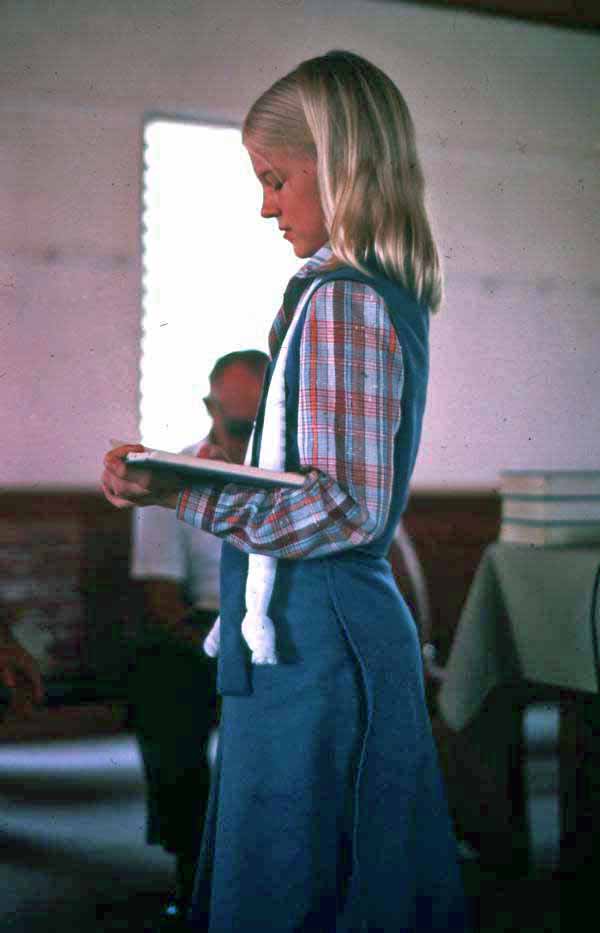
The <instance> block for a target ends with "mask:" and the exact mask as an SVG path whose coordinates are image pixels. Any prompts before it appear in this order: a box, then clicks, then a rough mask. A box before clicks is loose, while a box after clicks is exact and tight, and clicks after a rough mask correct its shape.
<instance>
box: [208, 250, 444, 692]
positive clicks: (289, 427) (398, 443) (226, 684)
mask: <svg viewBox="0 0 600 933" xmlns="http://www.w3.org/2000/svg"><path fill="white" fill-rule="evenodd" d="M319 278H320V279H321V281H322V283H323V284H326V283H327V282H330V281H338V280H340V279H349V280H352V281H356V282H362V283H364V284H365V285H369V286H371V287H372V288H374V289H375V291H377V293H378V294H379V295H381V297H382V298H383V299H384V301H385V303H386V307H387V309H388V312H389V314H390V317H391V320H392V323H393V326H394V328H395V330H396V333H397V335H398V338H399V341H400V346H401V348H402V358H403V366H404V379H403V384H402V399H401V408H402V414H401V423H400V428H399V430H398V433H397V435H396V438H395V443H394V485H393V493H392V499H391V503H390V511H389V516H388V520H387V523H386V526H385V528H384V530H383V532H382V534H381V535H379V536H378V537H377V538H376V539H374V540H373V541H371V542H370V543H369V544H366V545H364V546H361V547H356V548H352V549H350V550H348V551H342V552H339V553H336V554H333V555H331V557H330V558H327V559H328V560H332V561H343V562H346V561H352V560H354V559H356V560H361V559H364V558H366V557H385V556H386V555H387V553H388V551H389V548H390V545H391V542H392V539H393V536H394V531H395V529H396V526H397V524H398V521H399V519H400V516H401V515H402V513H403V511H404V509H405V507H406V502H407V499H408V494H409V483H410V478H411V475H412V471H413V468H414V465H415V460H416V456H417V451H418V447H419V440H420V437H421V426H422V421H423V414H424V410H425V400H426V393H427V378H428V371H429V353H428V336H429V313H428V311H427V309H426V308H424V307H423V305H421V304H419V303H418V302H417V301H416V299H415V298H414V297H413V296H412V295H411V294H410V292H408V291H407V289H405V288H404V287H403V286H402V285H400V284H399V283H395V282H392V281H390V280H389V279H386V278H383V277H382V276H378V275H374V276H367V275H363V274H362V273H360V272H357V271H356V270H354V269H351V268H350V267H346V266H344V267H342V268H338V269H335V270H333V271H331V272H327V273H325V274H324V275H322V276H319ZM310 281H311V279H309V278H307V283H306V284H307V287H308V285H309V284H310ZM309 304H310V302H309ZM307 311H308V305H306V306H305V307H304V308H303V310H302V313H301V318H300V320H299V322H298V326H297V327H296V330H295V333H294V335H293V339H292V341H291V343H290V348H289V352H288V357H287V360H286V369H285V382H286V463H285V467H286V469H287V470H297V469H298V468H299V466H300V459H299V452H298V441H297V423H298V391H299V381H300V380H299V360H300V340H301V336H302V329H303V326H304V321H305V317H306V314H307ZM276 359H277V357H275V359H274V360H273V361H272V362H271V364H270V366H269V368H268V370H267V375H266V378H265V384H264V387H263V393H262V399H261V403H260V405H259V410H258V414H257V419H256V430H255V435H254V446H253V451H252V463H253V465H257V464H258V456H259V453H260V442H261V435H262V426H263V420H264V410H265V400H266V395H267V391H268V388H269V383H270V379H271V375H272V372H273V368H274V366H275V362H276ZM246 574H247V555H246V554H244V553H242V552H241V551H239V550H237V549H236V548H234V547H233V546H232V545H230V544H227V542H225V543H224V544H223V550H222V554H221V620H222V625H221V648H220V654H219V672H218V688H219V690H220V692H221V693H223V694H232V695H243V694H248V693H250V692H251V669H250V668H251V665H250V661H249V653H248V649H247V646H246V644H245V642H244V640H243V638H242V635H241V630H240V626H241V619H242V617H243V614H244V611H245V610H244V596H245V583H246Z"/></svg>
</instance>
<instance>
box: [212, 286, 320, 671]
mask: <svg viewBox="0 0 600 933" xmlns="http://www.w3.org/2000/svg"><path fill="white" fill-rule="evenodd" d="M320 284H321V280H320V279H315V280H313V282H312V283H311V284H310V286H309V287H308V288H307V289H306V291H305V292H304V293H303V295H302V296H301V298H300V301H299V302H298V305H297V307H296V310H295V312H294V317H293V318H292V320H291V322H290V325H289V327H288V329H287V332H286V335H285V337H284V340H283V343H282V345H281V348H280V350H279V354H278V356H277V362H276V363H275V368H274V370H273V373H272V376H271V382H270V383H269V389H268V392H267V399H266V403H265V414H264V420H263V428H262V437H261V442H260V454H259V458H258V465H259V467H263V468H264V469H266V470H284V469H285V364H286V360H287V355H288V350H289V346H290V342H291V340H292V337H293V335H294V331H295V330H296V327H297V325H298V321H299V320H300V316H301V314H302V311H303V309H304V307H305V306H306V305H307V303H308V302H309V301H310V299H311V297H312V294H313V292H314V291H315V290H316V289H317V288H318V287H319V285H320ZM253 439H254V436H252V437H251V438H250V443H249V445H248V452H249V453H248V455H247V457H246V460H249V457H250V451H251V450H252V441H253ZM276 572H277V558H276V557H267V556H266V555H264V554H249V555H248V578H247V581H246V615H245V616H244V618H243V620H242V635H243V637H244V639H245V641H246V644H247V645H248V647H249V648H250V650H251V652H252V663H253V664H277V650H276V646H275V626H274V625H273V620H272V619H271V618H270V617H269V614H268V613H269V603H270V602H271V596H272V595H273V587H274V585H275V574H276ZM220 627H221V620H220V618H218V619H217V620H216V622H215V623H214V625H213V627H212V628H211V630H210V632H209V633H208V635H207V636H206V639H205V640H204V650H205V652H206V654H208V655H210V657H212V658H214V657H215V656H216V655H217V654H218V653H219V643H220Z"/></svg>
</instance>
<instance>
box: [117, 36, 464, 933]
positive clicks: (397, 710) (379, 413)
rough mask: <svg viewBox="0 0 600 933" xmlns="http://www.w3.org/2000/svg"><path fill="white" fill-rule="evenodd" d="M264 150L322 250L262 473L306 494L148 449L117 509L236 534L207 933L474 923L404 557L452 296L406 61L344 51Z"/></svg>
mask: <svg viewBox="0 0 600 933" xmlns="http://www.w3.org/2000/svg"><path fill="white" fill-rule="evenodd" d="M243 142H244V145H245V147H246V149H247V151H248V153H249V156H250V159H251V161H252V165H253V168H254V171H255V173H256V176H257V178H258V180H259V182H260V184H261V186H262V191H263V204H262V211H261V214H262V216H263V217H266V218H274V219H275V220H276V221H277V223H278V225H279V227H280V229H281V230H282V232H283V235H284V237H285V239H287V240H288V241H289V242H290V243H291V244H292V247H293V249H294V252H295V253H296V255H297V256H298V257H301V258H303V259H306V260H307V261H306V263H305V264H304V265H303V266H302V268H301V269H300V271H299V272H298V274H297V275H296V276H294V278H293V279H292V280H291V282H290V283H289V285H288V287H287V289H286V292H285V296H284V301H283V307H282V308H281V310H280V312H279V314H278V315H277V317H276V319H275V321H274V324H273V327H272V330H271V334H270V350H271V356H272V362H271V366H270V368H269V372H268V374H267V378H266V382H265V389H264V390H263V400H262V404H261V408H260V411H259V416H258V419H257V424H256V429H255V436H254V442H253V460H252V462H253V463H254V464H255V465H259V466H264V467H268V468H278V469H286V470H296V471H300V472H303V473H304V474H305V481H304V485H303V486H302V488H300V489H297V488H296V489H292V488H283V487H282V488H277V489H275V490H268V491H267V490H256V489H251V488H250V487H245V486H243V485H238V484H229V485H226V486H221V487H217V486H210V485H203V486H198V487H193V488H186V489H183V490H181V489H179V488H177V487H176V486H173V485H169V483H166V481H164V480H162V481H161V482H160V483H158V482H157V481H155V480H151V479H150V477H149V476H148V475H147V474H146V475H141V476H140V474H139V473H138V474H134V473H133V472H132V471H130V470H128V469H127V467H126V465H125V463H124V462H123V460H122V457H123V455H124V453H126V452H127V451H128V450H136V449H139V447H136V446H134V445H132V446H125V447H120V448H117V449H116V450H113V451H111V452H110V453H109V454H108V455H107V457H106V460H105V471H104V474H103V486H104V491H105V494H106V496H107V498H108V499H109V500H110V501H111V502H112V503H113V504H115V505H117V506H120V507H121V506H126V505H131V504H137V505H142V504H161V505H165V506H170V507H172V508H176V509H177V514H178V517H179V518H180V519H182V520H183V521H186V522H189V523H190V524H192V525H195V526H197V527H198V528H202V529H204V530H205V531H209V532H212V533H213V534H216V535H218V536H219V537H221V538H222V539H223V541H224V547H223V553H222V563H221V627H220V633H219V631H215V632H214V633H213V637H212V638H211V639H210V645H211V650H212V649H213V648H214V649H215V650H216V646H217V645H218V643H219V641H220V646H219V689H220V692H221V693H222V694H223V704H222V721H221V729H220V739H219V754H218V761H217V765H216V770H215V776H214V781H213V788H212V791H211V800H210V802H209V812H208V817H207V822H206V826H205V831H204V840H203V846H202V854H201V859H200V867H199V870H198V877H197V882H196V891H195V907H194V908H193V910H192V915H191V921H192V925H193V927H194V928H195V929H204V928H205V927H204V924H205V923H208V929H209V930H210V931H211V933H224V931H236V933H265V931H273V933H286V931H289V933H291V931H322V933H334V931H335V933H342V931H344V933H350V931H378V933H379V931H384V933H409V931H432V930H436V931H442V930H444V931H447V930H452V931H459V930H460V931H462V930H464V929H465V928H466V921H465V912H464V901H463V895H462V890H461V883H460V877H459V870H458V866H457V859H456V851H455V841H454V838H453V834H452V830H451V826H450V822H449V817H448V813H447V808H446V802H445V798H444V793H443V789H442V786H441V783H440V776H439V771H438V765H437V761H436V754H435V749H434V744H433V740H432V736H431V731H430V723H429V719H428V713H427V708H426V704H425V699H424V690H423V679H422V669H421V659H420V653H419V645H418V639H417V635H416V629H415V625H414V622H413V619H412V618H411V616H410V613H409V611H408V609H407V607H406V604H405V602H404V600H403V599H402V597H401V596H400V594H399V593H398V590H397V587H396V586H395V584H394V579H393V576H392V573H391V569H390V566H389V564H388V562H387V560H386V557H385V555H386V554H387V551H388V549H389V546H390V542H391V540H392V537H393V533H394V529H395V528H396V526H397V524H398V521H399V519H400V516H401V514H402V512H403V510H404V508H405V504H406V500H407V496H408V488H409V480H410V477H411V474H412V470H413V466H414V463H415V458H416V455H417V449H418V446H419V438H420V433H421V422H422V418H423V412H424V407H425V395H426V386H427V375H428V318H429V311H430V310H431V311H434V310H436V309H437V308H438V306H439V304H440V300H441V291H442V282H441V273H440V268H439V262H438V253H437V250H436V246H435V243H434V240H433V237H432V234H431V230H430V226H429V222H428V218H427V214H426V210H425V206H424V182H423V175H422V172H421V167H420V165H419V160H418V157H417V153H416V148H415V137H414V130H413V124H412V120H411V117H410V114H409V111H408V108H407V106H406V103H405V101H404V99H403V98H402V96H401V94H400V92H399V91H398V89H397V88H396V87H395V85H394V84H393V83H392V82H391V80H390V79H389V78H388V77H387V76H386V75H385V74H383V72H381V71H380V70H379V69H378V68H376V67H375V66H374V65H372V64H370V63H369V62H367V61H365V60H364V59H363V58H361V57H359V56H357V55H355V54H351V53H349V52H330V53H328V54H326V55H323V56H320V57H318V58H313V59H311V60H309V61H306V62H303V63H302V64H301V65H299V66H298V67H297V68H296V69H294V70H293V71H292V72H291V73H290V74H288V75H286V76H285V77H284V78H282V79H280V80H279V81H277V82H276V83H275V84H274V85H273V86H272V87H271V88H270V89H269V90H267V91H266V92H265V93H264V94H263V95H262V96H261V97H260V98H259V99H258V100H257V101H256V103H255V104H254V105H253V106H252V108H251V110H250V112H249V113H248V116H247V117H246V120H245V123H244V127H243ZM217 453H218V452H217ZM219 635H220V637H219Z"/></svg>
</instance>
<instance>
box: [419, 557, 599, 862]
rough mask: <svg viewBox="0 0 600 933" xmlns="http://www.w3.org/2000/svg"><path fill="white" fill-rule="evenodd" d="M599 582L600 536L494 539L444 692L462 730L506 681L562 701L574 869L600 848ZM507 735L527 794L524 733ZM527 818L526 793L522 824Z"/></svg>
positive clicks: (568, 855)
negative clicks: (543, 542)
mask: <svg viewBox="0 0 600 933" xmlns="http://www.w3.org/2000/svg"><path fill="white" fill-rule="evenodd" d="M599 582H600V546H599V547H572V548H571V547H560V548H558V547H530V546H527V545H520V544H519V545H518V544H507V543H502V542H495V543H494V544H492V545H490V546H489V547H488V548H487V549H486V551H485V552H484V554H483V557H482V560H481V562H480V564H479V567H478V569H477V572H476V574H475V577H474V580H473V583H472V585H471V589H470V591H469V594H468V597H467V600H466V602H465V606H464V609H463V611H462V613H461V617H460V620H459V624H458V627H457V630H456V634H455V638H454V641H453V645H452V649H451V652H450V656H449V658H448V662H447V665H446V668H445V677H444V681H443V683H442V686H441V689H440V691H439V694H438V698H437V699H438V706H439V710H440V712H441V715H442V717H443V719H444V720H445V722H446V723H447V724H448V726H450V728H451V729H453V730H455V731H456V732H460V731H461V730H467V731H468V730H469V729H470V728H471V724H472V723H473V722H474V721H475V720H476V719H477V717H478V715H479V714H480V712H481V710H482V708H483V707H484V705H486V704H488V705H489V699H490V697H493V696H494V695H495V694H494V691H495V690H496V688H499V687H503V686H507V685H511V684H513V685H518V684H520V683H521V684H525V685H527V686H528V688H529V690H528V693H527V696H528V699H529V701H530V702H531V701H535V700H536V699H537V698H540V699H544V700H546V699H548V698H549V697H553V698H555V699H556V700H557V701H558V702H559V705H560V710H561V741H560V749H559V758H560V773H561V777H560V805H561V854H560V860H561V870H562V871H564V872H567V873H569V872H576V871H578V870H579V868H580V867H581V865H582V864H583V863H585V864H587V863H588V862H589V859H590V857H591V855H592V854H593V850H594V848H595V847H594V846H593V845H592V844H591V841H590V840H591V839H592V833H591V832H590V826H593V825H598V820H599V819H600V793H599V790H600V788H599V782H600V743H599V742H598V740H597V736H598V735H599V734H600V731H599V730H600V700H599V698H598V692H599V689H600V683H599V672H600V659H599V649H598V645H599V640H600V593H599ZM519 712H520V714H522V713H523V712H524V710H523V709H521V710H520V711H519ZM517 721H518V722H519V723H521V722H522V715H521V716H520V718H519V717H517ZM508 735H509V737H508V738H506V737H505V738H503V737H502V735H501V732H499V733H498V739H497V743H498V746H499V745H500V743H501V742H503V741H505V742H507V743H508V745H509V746H511V747H510V748H508V749H505V751H506V761H507V762H508V763H509V767H510V768H511V770H512V776H511V779H510V780H509V783H508V786H509V787H510V788H512V790H513V792H515V794H516V795H517V797H518V790H517V785H519V784H520V785H521V786H522V781H523V775H522V739H521V735H520V732H519V734H514V732H513V733H512V734H510V730H509V733H508ZM498 753H499V754H500V753H501V750H500V749H499V748H498ZM521 803H522V801H521ZM523 819H524V815H523V807H522V806H521V807H519V805H518V803H517V805H516V806H515V821H516V823H518V824H519V826H520V827H521V828H522V824H523ZM508 829H509V831H512V830H514V829H515V827H508ZM594 858H595V861H596V862H598V860H599V857H598V856H594Z"/></svg>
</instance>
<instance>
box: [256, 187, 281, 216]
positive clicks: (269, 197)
mask: <svg viewBox="0 0 600 933" xmlns="http://www.w3.org/2000/svg"><path fill="white" fill-rule="evenodd" d="M278 213H279V208H278V206H277V201H276V199H275V197H274V192H273V191H269V190H267V191H265V192H264V194H263V202H262V207H261V209H260V216H261V217H277V215H278Z"/></svg>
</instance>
